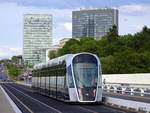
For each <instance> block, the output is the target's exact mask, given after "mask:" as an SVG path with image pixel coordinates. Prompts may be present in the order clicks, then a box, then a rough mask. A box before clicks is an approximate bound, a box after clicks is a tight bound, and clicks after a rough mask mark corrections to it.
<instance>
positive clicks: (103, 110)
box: [2, 83, 127, 113]
mask: <svg viewBox="0 0 150 113" xmlns="http://www.w3.org/2000/svg"><path fill="white" fill-rule="evenodd" d="M3 85H4V87H7V88H8V89H9V90H10V89H11V90H10V91H12V90H13V91H14V92H12V93H15V94H16V93H18V94H20V95H24V98H25V97H26V98H28V100H30V101H34V102H35V103H43V104H44V105H45V107H46V106H51V107H52V108H54V109H56V111H57V113H79V112H80V113H127V112H126V111H123V110H118V109H114V108H112V107H108V106H105V105H72V104H71V105H70V104H66V103H64V102H60V101H56V100H55V99H52V98H49V97H46V96H42V95H39V94H36V93H33V92H32V89H31V88H30V87H26V86H23V85H18V84H15V83H10V84H8V83H6V84H3ZM3 85H2V86H3ZM16 96H17V95H16ZM31 97H32V98H33V99H31ZM35 99H36V100H38V101H35ZM26 106H27V107H29V108H30V106H28V105H26ZM30 109H31V110H33V109H32V108H30ZM41 109H42V108H41ZM48 111H49V112H50V111H51V113H54V112H56V111H54V110H52V109H50V108H49V110H48V109H47V110H45V112H44V109H43V112H42V113H49V112H48ZM33 112H34V113H38V112H37V110H33ZM24 113H27V112H24ZM29 113H31V112H29Z"/></svg>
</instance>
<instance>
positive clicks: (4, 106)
mask: <svg viewBox="0 0 150 113" xmlns="http://www.w3.org/2000/svg"><path fill="white" fill-rule="evenodd" d="M0 113H16V112H15V111H14V108H13V107H12V103H11V104H10V100H9V99H8V97H7V96H6V95H5V92H4V91H3V89H2V87H1V85H0Z"/></svg>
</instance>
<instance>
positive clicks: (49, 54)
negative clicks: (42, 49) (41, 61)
mask: <svg viewBox="0 0 150 113" xmlns="http://www.w3.org/2000/svg"><path fill="white" fill-rule="evenodd" d="M56 57H57V52H56V50H51V51H49V52H48V58H49V59H53V58H56Z"/></svg>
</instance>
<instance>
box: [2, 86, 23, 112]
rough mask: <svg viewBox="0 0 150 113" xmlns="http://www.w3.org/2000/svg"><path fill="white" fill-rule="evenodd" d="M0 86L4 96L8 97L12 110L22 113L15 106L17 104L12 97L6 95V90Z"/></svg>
mask: <svg viewBox="0 0 150 113" xmlns="http://www.w3.org/2000/svg"><path fill="white" fill-rule="evenodd" d="M0 88H1V89H2V91H3V93H4V94H5V96H6V98H7V99H8V101H9V103H10V105H11V106H12V108H13V110H14V111H15V112H16V113H22V112H21V110H20V109H19V108H18V107H17V105H16V104H15V103H14V102H13V101H12V99H11V98H10V97H9V96H8V94H7V93H6V91H5V90H4V89H3V88H2V86H1V85H0Z"/></svg>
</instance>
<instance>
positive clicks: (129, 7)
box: [0, 0, 150, 59]
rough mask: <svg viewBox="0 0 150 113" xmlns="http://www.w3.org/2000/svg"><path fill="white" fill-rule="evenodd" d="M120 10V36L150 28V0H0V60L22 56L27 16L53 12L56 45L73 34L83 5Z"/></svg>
mask: <svg viewBox="0 0 150 113" xmlns="http://www.w3.org/2000/svg"><path fill="white" fill-rule="evenodd" d="M105 7H109V8H116V9H118V10H119V35H126V34H134V33H136V32H140V31H141V29H142V27H143V26H145V25H146V26H147V27H150V0H0V9H1V10H0V59H3V58H11V57H12V56H14V55H22V48H23V15H24V14H26V13H40V14H41V13H48V14H52V15H53V31H52V33H53V36H52V38H53V44H54V45H55V44H59V40H60V39H62V38H65V37H71V36H72V11H75V10H79V8H105Z"/></svg>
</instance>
